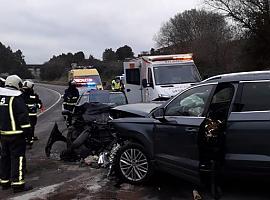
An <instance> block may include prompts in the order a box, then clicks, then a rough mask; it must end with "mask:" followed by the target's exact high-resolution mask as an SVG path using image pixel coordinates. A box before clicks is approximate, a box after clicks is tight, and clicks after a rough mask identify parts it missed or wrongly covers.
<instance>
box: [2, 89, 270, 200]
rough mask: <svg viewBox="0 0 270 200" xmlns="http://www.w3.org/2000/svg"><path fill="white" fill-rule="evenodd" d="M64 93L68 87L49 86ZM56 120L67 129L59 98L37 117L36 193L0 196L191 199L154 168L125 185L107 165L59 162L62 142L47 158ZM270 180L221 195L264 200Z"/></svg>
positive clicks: (230, 185) (46, 98)
mask: <svg viewBox="0 0 270 200" xmlns="http://www.w3.org/2000/svg"><path fill="white" fill-rule="evenodd" d="M46 87H48V88H50V89H54V90H56V91H58V92H60V93H63V91H64V89H65V88H64V87H61V86H46ZM37 92H38V93H39V95H40V97H41V98H42V100H43V102H44V103H45V104H46V105H45V106H46V108H49V107H50V106H51V105H53V104H54V102H55V101H57V100H58V98H59V94H57V93H55V92H52V91H51V90H46V89H45V88H43V87H37ZM55 121H56V122H57V123H58V125H59V127H60V129H62V130H63V129H64V127H65V126H64V121H63V118H62V116H61V102H59V103H58V104H57V105H56V106H55V107H53V108H52V109H50V110H49V111H48V112H46V113H44V114H42V115H41V116H40V117H39V119H38V125H37V127H36V135H37V136H38V137H39V138H40V140H38V141H37V142H36V143H35V144H34V147H33V149H31V150H28V151H27V175H26V181H27V182H28V184H31V185H33V186H34V189H33V190H32V191H29V192H27V193H22V194H17V195H14V194H13V193H12V192H11V190H7V191H1V192H0V199H18V200H24V199H33V200H40V199H57V200H62V199H63V200H67V199H103V200H105V199H106V200H107V199H117V200H118V199H123V200H126V199H127V200H137V199H146V200H154V199H158V200H163V199H164V200H176V199H193V198H192V190H193V189H194V186H193V185H192V184H190V183H188V182H185V181H183V180H181V179H179V178H177V177H174V176H171V175H168V174H166V173H161V172H156V173H155V175H154V177H153V178H152V179H151V180H150V181H149V182H148V183H147V184H145V185H140V186H134V185H130V184H127V183H122V184H119V182H118V180H116V179H114V178H111V179H108V178H107V176H106V174H107V169H96V168H91V167H89V166H81V165H80V164H79V163H69V162H63V161H59V152H60V151H61V150H62V149H64V148H65V144H63V143H61V142H59V143H57V144H56V145H55V146H54V148H53V149H52V152H53V154H52V155H53V156H52V158H50V159H48V158H47V157H46V156H45V151H44V148H45V145H46V142H47V139H48V137H49V134H50V131H51V130H52V127H53V126H54V123H55ZM268 180H269V179H268V178H264V177H261V178H258V179H252V180H251V179H250V177H243V178H242V179H234V180H233V179H231V180H226V182H225V186H224V187H223V193H224V195H223V198H222V199H228V200H229V199H230V200H234V199H243V200H253V199H254V200H257V199H258V200H264V199H270V192H269V190H268V185H269V182H270V181H268ZM202 195H203V199H211V197H210V195H209V193H207V192H205V191H203V192H202Z"/></svg>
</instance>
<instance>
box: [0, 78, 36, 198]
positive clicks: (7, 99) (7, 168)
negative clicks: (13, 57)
mask: <svg viewBox="0 0 270 200" xmlns="http://www.w3.org/2000/svg"><path fill="white" fill-rule="evenodd" d="M21 88H22V80H21V79H20V78H19V77H18V76H17V75H11V76H8V77H7V79H6V82H5V88H0V134H1V145H2V152H1V186H2V189H3V190H5V189H8V188H10V186H11V187H12V188H13V192H14V193H16V192H22V191H27V190H30V189H32V187H30V186H26V185H25V180H24V175H25V164H26V160H25V149H26V141H25V138H28V137H29V132H30V131H29V129H30V127H31V126H30V122H29V116H28V110H27V107H26V104H25V102H24V99H23V98H22V96H21V92H20V91H19V90H20V89H21Z"/></svg>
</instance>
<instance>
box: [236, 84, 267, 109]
mask: <svg viewBox="0 0 270 200" xmlns="http://www.w3.org/2000/svg"><path fill="white" fill-rule="evenodd" d="M240 104H241V105H242V106H241V109H239V111H240V112H247V111H267V110H270V82H250V83H244V84H243V91H242V97H241V103H240Z"/></svg>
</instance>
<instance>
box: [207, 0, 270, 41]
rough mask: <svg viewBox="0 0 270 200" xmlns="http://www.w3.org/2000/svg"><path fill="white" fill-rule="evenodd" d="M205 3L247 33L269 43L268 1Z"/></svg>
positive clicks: (212, 1) (219, 0) (208, 0)
mask: <svg viewBox="0 0 270 200" xmlns="http://www.w3.org/2000/svg"><path fill="white" fill-rule="evenodd" d="M205 3H206V4H208V5H210V6H211V7H213V8H216V9H218V10H220V11H223V12H224V13H225V14H226V15H227V16H229V17H231V18H232V19H233V20H235V21H236V22H238V23H239V24H240V25H242V27H243V28H244V29H246V30H247V32H250V33H251V34H255V35H256V36H257V37H259V38H261V39H263V40H265V41H266V42H270V41H269V38H268V37H269V35H270V32H269V31H270V10H269V0H205Z"/></svg>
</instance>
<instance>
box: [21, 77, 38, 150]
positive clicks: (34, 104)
mask: <svg viewBox="0 0 270 200" xmlns="http://www.w3.org/2000/svg"><path fill="white" fill-rule="evenodd" d="M33 88H34V83H33V82H32V81H24V82H23V98H24V101H25V103H26V106H27V107H28V112H29V120H30V125H31V136H30V138H29V141H27V145H29V147H31V146H32V145H33V143H34V140H38V138H37V136H35V126H36V124H37V112H38V109H41V108H42V102H41V100H40V99H39V96H38V95H37V94H36V93H35V92H34V89H33Z"/></svg>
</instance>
